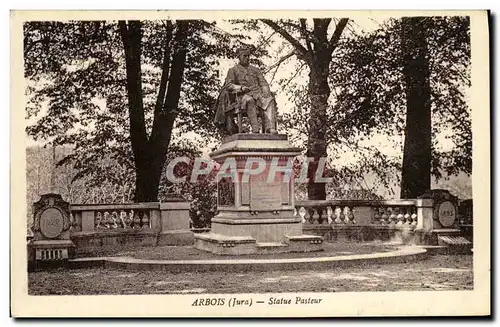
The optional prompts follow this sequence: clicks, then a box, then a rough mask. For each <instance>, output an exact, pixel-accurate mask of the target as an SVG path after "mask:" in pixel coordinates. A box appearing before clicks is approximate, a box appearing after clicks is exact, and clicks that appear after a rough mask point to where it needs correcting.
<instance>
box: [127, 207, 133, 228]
mask: <svg viewBox="0 0 500 327" xmlns="http://www.w3.org/2000/svg"><path fill="white" fill-rule="evenodd" d="M126 222H127V228H133V225H134V210H133V209H132V210H129V211H128V213H127V218H126Z"/></svg>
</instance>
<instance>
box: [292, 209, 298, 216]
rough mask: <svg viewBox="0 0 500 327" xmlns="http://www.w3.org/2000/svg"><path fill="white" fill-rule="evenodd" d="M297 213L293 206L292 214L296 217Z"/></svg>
mask: <svg viewBox="0 0 500 327" xmlns="http://www.w3.org/2000/svg"><path fill="white" fill-rule="evenodd" d="M298 214H299V213H298V211H297V208H293V216H294V217H296V216H297V215H298Z"/></svg>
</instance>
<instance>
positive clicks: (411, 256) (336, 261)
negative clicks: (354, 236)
mask: <svg viewBox="0 0 500 327" xmlns="http://www.w3.org/2000/svg"><path fill="white" fill-rule="evenodd" d="M429 254H430V253H429V252H428V251H427V250H426V249H425V248H423V247H420V246H407V247H401V248H399V249H397V250H395V251H390V252H377V253H369V254H354V255H339V256H324V257H323V256H319V257H305V258H304V257H300V258H289V259H247V258H242V259H236V258H229V259H216V260H213V259H212V260H147V259H138V258H131V257H97V258H78V259H72V260H70V262H69V264H70V268H72V269H79V268H91V267H101V268H110V269H123V270H129V271H165V272H175V273H180V272H182V273H186V272H214V271H223V272H232V273H234V272H249V271H276V270H313V269H330V268H334V267H365V266H366V265H370V264H394V263H409V262H414V261H421V260H425V259H427V257H428V255H429ZM222 258H224V257H222Z"/></svg>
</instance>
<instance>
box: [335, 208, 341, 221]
mask: <svg viewBox="0 0 500 327" xmlns="http://www.w3.org/2000/svg"><path fill="white" fill-rule="evenodd" d="M334 213H335V223H336V224H340V223H341V222H342V219H341V213H342V209H340V207H338V206H335V210H334Z"/></svg>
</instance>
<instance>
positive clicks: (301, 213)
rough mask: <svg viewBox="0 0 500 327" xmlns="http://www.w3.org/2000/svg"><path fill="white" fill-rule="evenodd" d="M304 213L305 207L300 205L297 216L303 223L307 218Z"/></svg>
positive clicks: (305, 212) (305, 211)
mask: <svg viewBox="0 0 500 327" xmlns="http://www.w3.org/2000/svg"><path fill="white" fill-rule="evenodd" d="M306 214H307V210H306V208H304V207H300V209H299V216H300V218H301V219H302V223H303V224H305V223H306V222H307V220H306Z"/></svg>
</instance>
